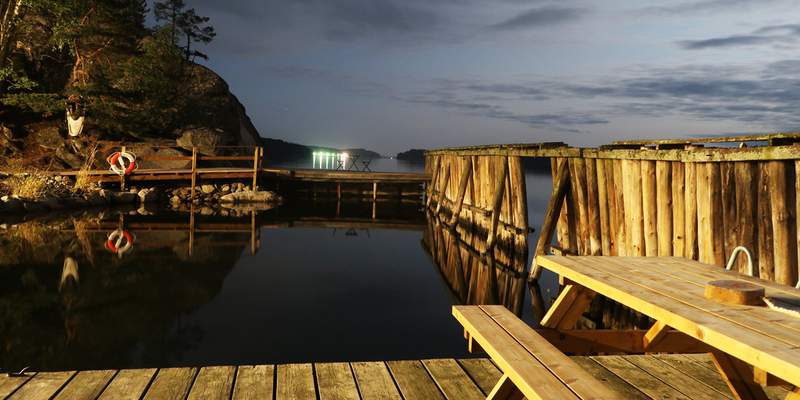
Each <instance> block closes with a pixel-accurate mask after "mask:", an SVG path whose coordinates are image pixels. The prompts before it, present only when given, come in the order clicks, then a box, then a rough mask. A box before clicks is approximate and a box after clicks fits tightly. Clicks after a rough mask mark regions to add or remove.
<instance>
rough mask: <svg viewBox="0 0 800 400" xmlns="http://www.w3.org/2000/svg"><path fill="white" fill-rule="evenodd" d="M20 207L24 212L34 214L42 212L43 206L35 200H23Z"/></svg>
mask: <svg viewBox="0 0 800 400" xmlns="http://www.w3.org/2000/svg"><path fill="white" fill-rule="evenodd" d="M22 206H23V207H24V208H25V212H29V213H34V212H39V211H44V209H45V208H44V206H43V205H41V204H40V203H39V202H38V201H35V200H31V201H28V200H24V201H23V202H22Z"/></svg>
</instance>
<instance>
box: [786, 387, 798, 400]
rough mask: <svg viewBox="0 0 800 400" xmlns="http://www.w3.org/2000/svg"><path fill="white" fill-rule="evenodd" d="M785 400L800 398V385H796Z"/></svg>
mask: <svg viewBox="0 0 800 400" xmlns="http://www.w3.org/2000/svg"><path fill="white" fill-rule="evenodd" d="M785 400H800V386H795V387H794V390H792V391H791V392H789V394H787V395H786V399H785Z"/></svg>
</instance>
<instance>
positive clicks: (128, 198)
mask: <svg viewBox="0 0 800 400" xmlns="http://www.w3.org/2000/svg"><path fill="white" fill-rule="evenodd" d="M111 199H112V200H113V201H114V203H116V204H134V203H136V202H137V201H139V194H138V193H131V192H112V193H111Z"/></svg>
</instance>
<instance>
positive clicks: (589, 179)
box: [584, 158, 607, 256]
mask: <svg viewBox="0 0 800 400" xmlns="http://www.w3.org/2000/svg"><path fill="white" fill-rule="evenodd" d="M584 164H585V168H586V170H585V173H586V219H587V222H588V223H589V254H590V255H593V256H599V255H601V254H602V249H603V247H602V244H601V242H602V238H601V236H602V233H601V228H600V226H601V223H600V212H599V211H600V210H599V208H600V207H607V204H603V205H602V206H601V205H600V204H599V202H598V201H597V195H598V191H599V188H598V185H597V160H596V159H594V158H587V159H585V160H584Z"/></svg>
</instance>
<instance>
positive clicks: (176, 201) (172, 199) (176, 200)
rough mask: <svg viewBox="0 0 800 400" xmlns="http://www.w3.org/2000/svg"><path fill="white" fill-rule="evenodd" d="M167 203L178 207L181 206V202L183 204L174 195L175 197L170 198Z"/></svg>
mask: <svg viewBox="0 0 800 400" xmlns="http://www.w3.org/2000/svg"><path fill="white" fill-rule="evenodd" d="M169 202H170V204H173V205H178V204H181V202H183V200H181V198H180V196H177V195H176V196H172V197H171V198H170V199H169Z"/></svg>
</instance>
